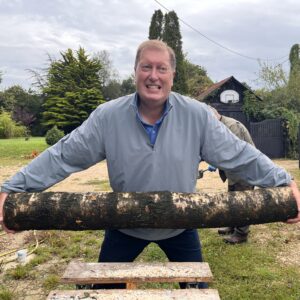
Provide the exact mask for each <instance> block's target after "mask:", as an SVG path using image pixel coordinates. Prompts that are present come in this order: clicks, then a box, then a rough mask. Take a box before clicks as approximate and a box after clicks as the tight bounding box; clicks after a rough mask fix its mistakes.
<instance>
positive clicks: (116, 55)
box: [0, 0, 300, 88]
mask: <svg viewBox="0 0 300 300" xmlns="http://www.w3.org/2000/svg"><path fill="white" fill-rule="evenodd" d="M160 3H162V4H163V5H164V6H166V7H167V8H169V9H171V10H175V11H176V13H177V15H178V17H179V18H181V19H183V20H184V21H185V22H187V23H188V24H189V25H191V26H193V27H194V28H195V29H196V30H198V31H200V32H201V33H203V34H205V35H206V36H208V37H209V38H210V39H213V40H214V41H216V42H217V43H220V44H222V45H224V46H225V47H228V48H230V49H232V50H234V51H237V52H240V53H241V54H243V55H246V56H251V57H260V58H274V57H275V58H276V57H282V56H284V55H288V53H289V50H290V48H291V46H292V45H293V44H295V43H299V32H300V19H299V12H300V2H298V1H296V0H286V1H276V0H268V1H259V0H235V1H233V0H202V1H198V0H189V1H186V0H185V1H183V0H161V1H160ZM156 9H162V11H164V9H163V8H162V7H161V6H160V5H159V4H158V3H157V2H156V1H154V0H152V1H151V0H148V1H144V0H128V1H121V0H113V1H104V0H82V1H79V0H52V1H45V0H44V1H42V0H10V1H6V0H0V27H1V28H4V29H5V30H1V31H0V70H3V71H5V72H4V76H3V83H2V85H1V88H4V87H7V86H9V85H12V84H16V83H18V84H21V85H23V86H24V87H29V85H30V74H29V73H28V72H27V71H26V69H37V68H41V67H44V66H45V64H46V62H47V53H49V54H50V55H51V56H52V57H59V52H60V51H65V50H66V49H67V48H72V49H75V50H76V49H78V47H79V46H82V47H84V48H85V49H86V50H87V51H88V52H89V53H96V52H97V51H101V50H107V51H108V52H109V53H110V56H111V58H112V60H113V63H114V66H115V67H116V68H117V69H118V71H119V72H120V75H121V76H122V77H125V76H129V75H130V74H131V73H132V70H133V62H134V56H135V51H136V48H137V46H138V44H139V43H140V42H142V41H143V40H145V39H147V37H148V29H149V24H150V20H151V16H152V14H153V12H154V10H156ZM180 26H181V33H182V37H183V50H184V52H186V53H188V57H189V59H190V60H191V61H192V62H193V63H197V64H200V65H201V66H204V67H205V68H206V69H207V71H208V74H209V75H210V76H211V77H212V79H213V80H215V81H217V80H221V79H223V78H225V77H227V76H230V75H235V76H236V77H237V79H239V80H241V81H247V82H248V83H249V84H250V85H251V84H252V80H253V79H254V78H256V74H255V72H256V73H257V71H258V64H257V62H256V61H254V60H248V59H246V58H242V57H240V56H238V55H235V54H233V53H230V52H229V51H226V50H225V49H222V48H221V47H219V46H217V45H215V44H214V43H212V42H210V41H208V40H207V39H205V38H203V37H202V36H201V35H200V34H199V33H197V32H195V31H194V30H192V29H191V28H189V27H188V26H186V25H184V24H183V23H180ZM278 62H280V61H278Z"/></svg>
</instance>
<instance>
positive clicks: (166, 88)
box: [135, 49, 175, 104]
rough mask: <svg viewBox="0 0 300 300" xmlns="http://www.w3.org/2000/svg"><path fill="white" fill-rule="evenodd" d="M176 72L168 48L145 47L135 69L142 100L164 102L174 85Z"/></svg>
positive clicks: (149, 102)
mask: <svg viewBox="0 0 300 300" xmlns="http://www.w3.org/2000/svg"><path fill="white" fill-rule="evenodd" d="M174 74H175V72H174V70H173V69H172V68H171V64H170V56H169V53H168V51H167V50H159V49H144V50H143V51H142V53H141V56H140V59H139V62H138V64H137V67H136V70H135V80H136V87H137V92H138V94H139V96H140V99H141V101H142V102H148V104H163V103H164V102H165V100H166V99H167V97H168V96H169V93H170V91H171V88H172V86H173V78H174Z"/></svg>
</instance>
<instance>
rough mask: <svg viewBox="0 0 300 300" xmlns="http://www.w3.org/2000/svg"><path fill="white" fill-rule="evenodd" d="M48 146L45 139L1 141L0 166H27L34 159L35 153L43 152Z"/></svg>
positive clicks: (32, 138)
mask: <svg viewBox="0 0 300 300" xmlns="http://www.w3.org/2000/svg"><path fill="white" fill-rule="evenodd" d="M47 147H48V145H47V144H46V142H45V138H44V137H31V138H30V139H29V140H27V141H26V140H25V139H24V138H14V139H0V165H1V166H7V165H16V164H20V163H21V164H25V163H27V162H29V161H30V160H31V159H32V154H33V153H36V152H38V153H41V152H43V151H44V150H45V149H46V148H47Z"/></svg>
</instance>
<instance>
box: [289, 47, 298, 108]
mask: <svg viewBox="0 0 300 300" xmlns="http://www.w3.org/2000/svg"><path fill="white" fill-rule="evenodd" d="M289 59H290V75H289V81H288V95H289V98H290V100H289V107H290V108H292V109H294V110H296V111H298V112H300V45H299V44H295V45H293V47H292V48H291V51H290V56H289Z"/></svg>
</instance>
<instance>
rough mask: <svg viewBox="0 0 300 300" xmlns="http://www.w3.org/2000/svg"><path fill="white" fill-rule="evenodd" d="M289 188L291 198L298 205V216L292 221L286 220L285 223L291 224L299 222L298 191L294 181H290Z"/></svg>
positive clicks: (299, 198)
mask: <svg viewBox="0 0 300 300" xmlns="http://www.w3.org/2000/svg"><path fill="white" fill-rule="evenodd" d="M289 187H290V188H291V190H292V193H293V196H294V198H295V200H296V202H297V205H298V216H297V217H296V218H294V219H289V220H287V223H289V224H292V223H297V222H300V191H299V189H298V187H297V184H296V182H295V181H291V183H290V184H289Z"/></svg>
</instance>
